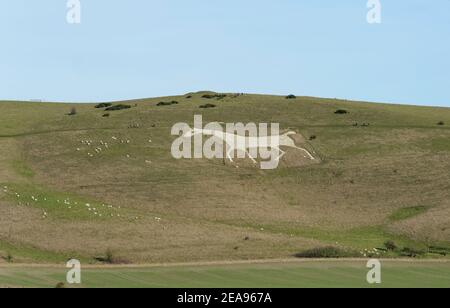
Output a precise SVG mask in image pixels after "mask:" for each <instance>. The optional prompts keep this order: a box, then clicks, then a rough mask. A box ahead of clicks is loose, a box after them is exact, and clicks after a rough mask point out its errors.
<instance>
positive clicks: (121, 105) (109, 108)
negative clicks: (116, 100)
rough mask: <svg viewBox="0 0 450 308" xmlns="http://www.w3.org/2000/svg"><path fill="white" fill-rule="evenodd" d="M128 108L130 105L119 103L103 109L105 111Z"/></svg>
mask: <svg viewBox="0 0 450 308" xmlns="http://www.w3.org/2000/svg"><path fill="white" fill-rule="evenodd" d="M130 108H131V106H130V105H123V104H119V105H115V106H111V107H108V108H106V109H105V111H117V110H124V109H130Z"/></svg>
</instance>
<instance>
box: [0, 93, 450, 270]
mask: <svg viewBox="0 0 450 308" xmlns="http://www.w3.org/2000/svg"><path fill="white" fill-rule="evenodd" d="M191 96H192V97H191V98H187V96H176V97H165V98H154V99H145V100H136V101H129V102H121V103H123V104H129V105H130V106H131V107H132V108H130V109H127V110H121V111H111V112H109V117H103V115H104V114H105V113H106V112H105V111H104V110H102V109H96V108H94V105H93V104H82V105H78V104H74V105H67V104H50V103H26V102H23V103H22V102H0V185H1V187H0V188H1V189H0V255H1V256H3V259H1V260H0V262H17V263H21V262H25V263H58V262H63V261H65V260H67V259H68V258H71V257H76V258H79V259H80V260H82V261H83V262H84V263H94V264H95V263H98V262H100V261H99V260H102V259H104V257H105V255H106V251H107V250H109V251H110V252H111V253H112V254H113V255H114V257H115V258H117V260H120V262H124V263H159V262H161V263H167V262H192V261H212V260H252V259H269V258H287V257H290V256H292V255H293V254H295V253H298V252H301V251H304V250H306V249H310V248H315V247H320V246H329V245H333V246H337V247H342V248H346V249H353V250H356V251H358V252H359V251H362V250H364V249H372V248H377V247H383V243H384V242H386V241H388V240H392V241H394V242H395V243H396V244H397V246H399V247H408V248H414V249H418V250H426V251H428V250H429V249H430V247H434V248H439V249H438V250H437V252H444V253H442V254H439V253H434V254H429V255H426V256H425V257H431V258H443V255H444V254H445V252H446V251H448V249H449V248H450V241H449V239H450V218H449V217H450V215H449V214H450V172H449V171H450V142H449V140H450V126H449V124H450V109H448V108H447V109H446V108H431V107H414V106H398V105H383V104H371V103H362V102H350V101H342V100H332V99H319V98H309V97H298V98H297V99H290V100H288V99H286V98H285V97H279V96H264V95H242V96H232V95H228V96H227V97H225V98H222V99H220V100H216V99H214V98H213V99H209V100H208V99H205V98H202V96H203V93H198V94H197V93H195V94H192V95H191ZM173 100H176V101H178V102H179V103H178V104H172V105H167V106H157V104H158V103H159V102H161V101H168V102H170V101H173ZM206 103H213V104H214V105H216V107H215V108H208V109H203V108H199V107H200V106H201V105H204V104H206ZM72 107H75V108H76V110H77V114H76V115H74V116H68V115H67V113H68V112H69V111H70V109H71V108H72ZM337 109H345V110H347V111H348V114H341V115H338V114H335V111H336V110H337ZM195 114H202V115H203V118H204V122H205V123H206V122H210V121H219V122H233V123H234V122H243V123H247V122H256V123H258V122H269V123H270V122H278V123H280V127H281V129H282V130H283V131H287V130H295V131H297V132H298V133H300V134H301V136H303V138H302V137H301V136H300V135H299V136H297V137H298V138H297V144H298V145H300V146H303V147H305V148H307V149H310V150H314V151H315V152H316V153H317V154H316V155H317V158H319V163H311V162H309V161H308V160H306V159H304V158H303V156H302V155H301V153H298V152H296V150H295V149H287V151H288V154H287V155H286V157H285V158H284V159H283V161H282V162H281V165H280V167H279V168H278V169H276V170H270V171H263V170H260V169H258V168H255V167H254V166H253V165H252V164H251V162H250V161H249V160H248V159H246V160H238V161H237V162H236V164H231V163H230V162H226V164H225V165H224V164H223V161H222V160H220V159H219V160H206V159H204V160H175V159H174V158H172V156H171V154H170V147H171V143H172V141H173V140H174V138H175V137H173V136H171V135H170V130H171V127H172V125H174V124H175V123H177V122H187V123H190V124H192V122H193V119H194V115H195ZM441 121H442V122H443V123H444V125H437V123H438V122H441ZM356 122H357V123H359V125H358V126H353V124H354V123H356ZM362 123H370V125H369V126H362V125H361V124H362ZM311 136H315V137H316V138H315V139H314V138H311V140H310V137H311ZM82 141H83V142H82ZM105 143H106V144H107V148H106V146H105ZM96 148H101V150H98V149H97V151H96ZM236 165H238V166H239V167H240V168H236ZM88 205H89V206H88Z"/></svg>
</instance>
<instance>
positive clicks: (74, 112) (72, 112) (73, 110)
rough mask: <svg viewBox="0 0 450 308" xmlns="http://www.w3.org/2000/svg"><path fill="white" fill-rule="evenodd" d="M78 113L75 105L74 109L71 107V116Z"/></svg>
mask: <svg viewBox="0 0 450 308" xmlns="http://www.w3.org/2000/svg"><path fill="white" fill-rule="evenodd" d="M76 114H77V109H76V108H75V107H73V108H72V109H70V112H69V113H68V115H70V116H74V115H76Z"/></svg>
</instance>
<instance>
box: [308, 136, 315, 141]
mask: <svg viewBox="0 0 450 308" xmlns="http://www.w3.org/2000/svg"><path fill="white" fill-rule="evenodd" d="M316 139H317V136H316V135H312V136H311V137H309V140H310V141H313V140H316Z"/></svg>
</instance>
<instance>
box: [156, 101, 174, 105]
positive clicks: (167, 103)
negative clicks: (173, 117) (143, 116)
mask: <svg viewBox="0 0 450 308" xmlns="http://www.w3.org/2000/svg"><path fill="white" fill-rule="evenodd" d="M171 105H178V102H177V101H171V102H159V103H158V104H156V106H171Z"/></svg>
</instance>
